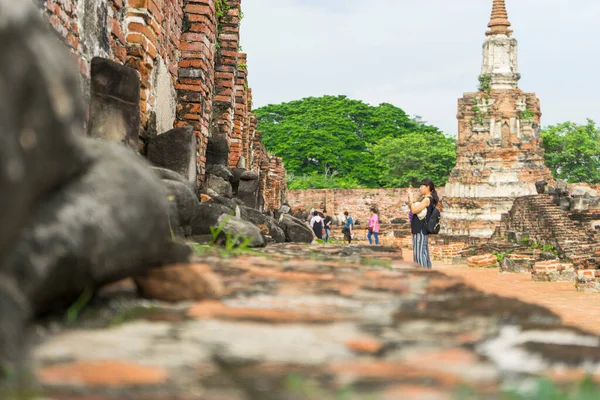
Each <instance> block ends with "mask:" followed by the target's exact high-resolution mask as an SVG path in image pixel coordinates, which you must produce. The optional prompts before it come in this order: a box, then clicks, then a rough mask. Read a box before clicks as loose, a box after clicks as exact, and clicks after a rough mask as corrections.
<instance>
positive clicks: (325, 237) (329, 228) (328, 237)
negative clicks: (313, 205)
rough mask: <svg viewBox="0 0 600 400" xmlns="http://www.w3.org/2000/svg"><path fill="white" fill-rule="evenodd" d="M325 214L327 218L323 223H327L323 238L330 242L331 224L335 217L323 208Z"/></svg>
mask: <svg viewBox="0 0 600 400" xmlns="http://www.w3.org/2000/svg"><path fill="white" fill-rule="evenodd" d="M323 215H325V219H324V220H323V223H324V224H325V236H324V237H323V240H325V241H326V242H328V241H329V239H330V238H331V225H332V224H333V218H331V216H329V215H327V210H323Z"/></svg>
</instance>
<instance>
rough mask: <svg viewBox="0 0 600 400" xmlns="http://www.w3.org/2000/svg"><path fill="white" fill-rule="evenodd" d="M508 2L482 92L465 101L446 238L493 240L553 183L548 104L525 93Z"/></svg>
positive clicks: (499, 7) (500, 10)
mask: <svg viewBox="0 0 600 400" xmlns="http://www.w3.org/2000/svg"><path fill="white" fill-rule="evenodd" d="M510 25H511V24H510V22H509V21H508V16H507V12H506V6H505V2H504V0H494V3H493V10H492V17H491V21H490V23H489V25H488V26H489V28H490V30H489V31H488V32H486V35H487V39H486V41H485V43H484V45H483V65H482V70H481V75H480V76H479V81H480V86H479V91H478V92H475V93H465V94H464V97H463V98H462V99H459V101H458V115H457V118H458V140H457V162H456V167H455V168H454V170H453V171H452V173H451V176H450V179H449V182H448V184H447V185H446V193H445V197H444V201H443V205H444V224H443V226H444V233H445V234H447V235H455V236H463V235H464V236H471V237H489V236H491V235H492V234H493V233H494V230H495V227H496V225H497V224H498V223H499V221H500V219H501V216H502V214H504V213H507V212H508V211H509V210H510V209H511V207H512V205H513V202H514V200H515V198H517V197H520V196H526V195H533V194H535V193H536V189H535V183H536V181H547V182H552V176H551V173H550V171H549V170H548V169H547V168H546V167H545V166H544V152H543V149H542V148H541V137H540V117H541V111H540V103H539V100H538V98H537V97H536V95H535V94H534V93H524V92H523V91H522V90H521V89H519V87H518V81H519V79H520V74H519V71H518V68H517V40H516V39H515V38H514V37H513V36H512V31H511V30H510V29H509V27H510Z"/></svg>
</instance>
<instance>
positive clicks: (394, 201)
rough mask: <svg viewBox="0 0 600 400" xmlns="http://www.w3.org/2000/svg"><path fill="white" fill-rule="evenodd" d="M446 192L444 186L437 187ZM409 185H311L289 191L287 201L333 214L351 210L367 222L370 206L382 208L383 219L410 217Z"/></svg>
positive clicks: (381, 217)
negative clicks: (377, 187)
mask: <svg viewBox="0 0 600 400" xmlns="http://www.w3.org/2000/svg"><path fill="white" fill-rule="evenodd" d="M437 190H438V194H439V195H440V197H441V196H443V194H444V188H438V189H437ZM407 197H408V189H312V190H290V191H288V202H289V204H290V206H291V207H292V209H296V210H298V209H301V210H307V211H310V209H311V208H315V209H318V210H323V209H324V208H326V209H327V212H328V213H329V214H330V215H338V216H340V215H342V214H343V212H344V211H346V210H347V211H348V212H350V214H351V215H352V216H353V217H354V219H355V221H358V222H361V223H365V222H366V221H368V219H369V217H370V215H371V213H370V211H369V210H370V208H371V207H375V208H377V209H378V210H379V218H380V220H381V222H382V223H389V222H390V221H392V220H393V219H395V218H401V219H404V220H407V219H408V216H407V213H408V204H407Z"/></svg>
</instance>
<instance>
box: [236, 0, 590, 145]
mask: <svg viewBox="0 0 600 400" xmlns="http://www.w3.org/2000/svg"><path fill="white" fill-rule="evenodd" d="M599 3H600V2H597V1H596V0H507V7H508V13H509V19H510V21H511V22H512V24H513V26H512V28H513V30H514V32H515V37H516V38H517V39H518V40H519V46H520V50H519V67H520V72H521V75H522V79H521V83H520V87H521V88H522V89H523V90H525V91H533V92H536V93H537V94H538V96H539V97H540V100H541V102H542V112H543V113H544V116H543V123H544V125H547V124H553V123H557V122H562V121H565V120H572V121H575V122H584V121H585V118H586V117H589V118H592V119H595V120H596V121H598V122H599V123H600V100H599V97H598V93H599V92H600V78H599V77H598V70H599V62H600V53H599V52H598V51H597V40H598V39H599V38H600V24H597V19H598V18H599V17H600V4H599ZM491 5H492V0H456V1H453V2H449V1H448V0H427V1H414V0H369V1H368V2H364V1H358V0H245V1H244V2H243V4H242V6H243V9H244V14H245V19H244V21H243V22H242V32H241V34H242V45H243V47H244V51H245V52H247V53H248V63H249V69H250V77H249V78H250V85H251V86H252V88H253V95H254V104H255V106H258V107H260V106H262V105H265V104H269V103H280V102H283V101H290V100H296V99H299V98H302V97H306V96H320V95H324V94H332V95H337V94H345V95H348V96H349V97H352V98H355V99H360V100H363V101H366V102H369V103H372V104H378V103H381V102H389V103H392V104H395V105H397V106H399V107H401V108H402V109H404V110H405V111H406V112H407V113H409V114H416V115H420V116H421V117H423V119H425V120H426V121H429V122H430V123H432V124H435V125H438V126H439V127H441V128H442V129H443V130H444V131H446V132H447V133H450V134H455V133H456V127H457V123H456V104H457V99H458V98H459V97H461V96H462V93H463V92H469V91H473V90H474V89H475V87H476V86H477V76H478V74H479V71H480V66H481V46H482V44H483V41H484V40H485V35H484V32H485V30H486V26H487V23H488V21H489V14H490V10H491Z"/></svg>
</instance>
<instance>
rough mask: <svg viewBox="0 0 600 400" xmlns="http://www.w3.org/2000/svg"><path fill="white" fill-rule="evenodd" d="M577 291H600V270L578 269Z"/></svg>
mask: <svg viewBox="0 0 600 400" xmlns="http://www.w3.org/2000/svg"><path fill="white" fill-rule="evenodd" d="M575 287H576V288H577V291H579V292H584V293H600V270H597V269H596V270H583V271H577V283H576V284H575Z"/></svg>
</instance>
